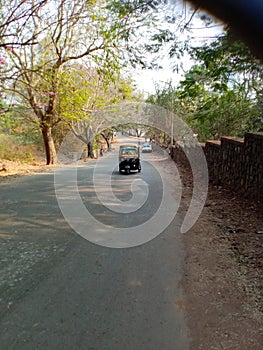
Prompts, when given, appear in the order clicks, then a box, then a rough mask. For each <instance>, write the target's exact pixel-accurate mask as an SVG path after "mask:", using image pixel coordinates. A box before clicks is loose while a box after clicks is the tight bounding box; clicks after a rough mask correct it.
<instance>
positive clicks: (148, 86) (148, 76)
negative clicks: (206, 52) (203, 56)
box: [132, 4, 223, 96]
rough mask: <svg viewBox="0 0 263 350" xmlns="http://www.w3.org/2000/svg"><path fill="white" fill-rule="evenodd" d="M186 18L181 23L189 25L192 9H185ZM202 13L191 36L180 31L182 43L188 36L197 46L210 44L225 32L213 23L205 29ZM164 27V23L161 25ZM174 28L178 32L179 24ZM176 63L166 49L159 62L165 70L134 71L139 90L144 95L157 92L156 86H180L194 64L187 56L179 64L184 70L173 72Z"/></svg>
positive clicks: (195, 21)
mask: <svg viewBox="0 0 263 350" xmlns="http://www.w3.org/2000/svg"><path fill="white" fill-rule="evenodd" d="M184 5H185V4H184ZM180 10H181V9H180V8H177V9H175V11H180ZM184 11H185V13H184V18H183V19H182V17H181V19H180V20H181V22H183V21H184V23H187V22H188V21H189V19H190V18H191V16H192V14H193V10H192V9H191V8H189V7H188V8H187V9H184ZM201 14H202V13H201V12H200V13H199V14H196V15H195V16H194V17H193V18H192V19H191V22H190V25H189V26H191V28H192V29H191V34H190V33H189V32H187V30H185V31H184V32H179V31H178V36H179V39H180V41H182V40H186V38H187V35H189V34H190V35H191V37H193V39H192V42H193V43H194V44H195V45H200V44H202V42H206V43H207V42H208V41H210V40H213V38H215V36H216V35H218V34H220V33H222V32H223V26H222V23H211V25H210V26H208V27H205V24H204V22H203V21H202V20H201V19H200V15H201ZM160 25H162V23H160ZM173 26H174V27H171V28H170V30H172V31H174V30H178V23H175V25H173ZM174 62H175V61H172V60H170V59H169V58H168V48H164V51H163V58H162V59H160V60H159V61H158V63H159V64H160V65H161V66H162V67H163V69H160V70H158V71H157V70H146V69H144V70H142V69H137V70H135V71H133V73H132V78H133V79H134V81H135V84H136V85H137V90H139V91H140V92H142V93H143V94H144V95H146V96H147V95H149V94H153V93H154V92H155V86H156V85H158V86H161V87H164V86H165V85H167V84H168V83H169V82H171V83H172V85H173V86H176V85H178V83H179V82H180V80H182V79H183V76H184V74H185V72H186V71H187V70H189V69H190V67H191V65H192V62H191V61H190V58H189V56H187V55H186V56H185V57H184V58H183V62H182V61H181V62H178V63H180V64H182V65H183V68H182V69H179V71H178V72H176V71H173V67H172V65H173V64H174Z"/></svg>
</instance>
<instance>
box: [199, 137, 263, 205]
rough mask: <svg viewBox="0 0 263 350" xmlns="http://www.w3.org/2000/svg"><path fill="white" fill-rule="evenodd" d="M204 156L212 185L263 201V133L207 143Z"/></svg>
mask: <svg viewBox="0 0 263 350" xmlns="http://www.w3.org/2000/svg"><path fill="white" fill-rule="evenodd" d="M204 152H205V155H206V159H207V164H208V170H209V178H210V181H211V182H212V183H215V184H219V185H223V186H226V187H229V188H230V189H232V190H234V191H236V192H238V193H240V194H241V195H243V196H246V197H250V198H254V199H255V200H259V201H263V133H247V134H246V135H245V137H244V139H241V138H237V137H222V138H221V141H207V142H206V144H205V147H204Z"/></svg>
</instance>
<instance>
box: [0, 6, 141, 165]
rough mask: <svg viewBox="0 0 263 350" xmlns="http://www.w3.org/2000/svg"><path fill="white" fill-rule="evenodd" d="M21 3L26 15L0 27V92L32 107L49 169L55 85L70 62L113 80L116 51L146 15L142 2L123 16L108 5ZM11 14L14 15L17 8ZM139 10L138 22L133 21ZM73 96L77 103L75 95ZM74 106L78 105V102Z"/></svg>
mask: <svg viewBox="0 0 263 350" xmlns="http://www.w3.org/2000/svg"><path fill="white" fill-rule="evenodd" d="M23 3H24V5H25V6H26V9H27V12H26V15H24V14H23V12H22V14H21V15H20V16H19V15H18V20H17V21H12V22H11V24H10V22H8V21H7V22H4V24H3V23H2V28H4V31H3V35H2V38H1V43H2V44H1V45H2V47H3V48H4V49H5V55H6V58H5V59H4V61H3V62H1V61H0V64H1V68H2V69H1V76H2V80H1V81H2V89H3V90H5V91H7V92H8V91H9V92H11V93H15V94H16V102H17V103H20V104H24V105H25V106H27V107H28V108H31V110H32V111H33V113H32V120H33V121H34V122H36V120H37V121H38V125H39V128H40V130H41V133H42V137H43V141H44V146H45V151H46V160H47V164H54V163H56V149H55V145H54V140H53V137H52V129H53V128H54V127H55V126H56V125H57V124H58V123H60V122H61V121H62V120H63V118H62V117H61V111H62V110H61V108H60V109H59V108H58V104H59V105H60V107H61V106H62V105H63V103H62V100H63V96H62V95H61V93H60V86H61V84H62V82H63V79H64V78H65V77H64V74H65V71H66V69H67V68H68V67H70V63H72V62H78V64H80V65H82V64H89V65H90V66H92V67H95V68H96V69H97V71H98V72H99V74H103V75H104V76H106V75H107V76H108V77H110V78H113V77H114V76H115V77H116V76H117V75H118V73H119V71H120V68H121V66H122V63H121V60H122V59H123V57H122V53H121V49H122V48H123V47H126V48H128V39H129V37H130V36H131V35H133V34H134V30H135V28H136V27H138V26H141V25H142V24H143V23H144V19H145V18H147V16H146V14H144V9H143V7H142V6H143V5H142V4H143V2H141V1H139V2H136V1H135V2H134V3H131V4H132V6H128V3H127V4H126V5H127V6H125V9H124V8H123V11H115V12H113V11H112V8H111V6H110V5H111V3H109V2H105V3H104V2H103V1H98V2H97V1H91V0H90V1H78V0H49V1H42V2H40V1H39V2H37V1H36V2H35V1H33V0H31V1H25V2H23ZM114 3H115V4H117V2H116V1H115V2H114ZM12 4H13V5H14V2H13V3H12ZM36 4H38V6H36ZM119 4H121V2H120V3H119ZM119 8H121V6H119ZM15 9H17V11H18V10H19V9H20V7H19V6H18V7H16V8H15ZM133 11H135V12H133ZM138 11H140V14H141V15H140V19H139V23H137V22H136V21H137V17H136V16H137V12H138ZM17 13H18V12H17ZM133 15H134V16H133ZM25 16H27V17H26V19H27V21H24V20H25ZM110 16H111V17H110ZM9 33H11V34H10V35H11V36H13V37H15V36H16V34H17V35H18V34H19V43H18V42H16V41H14V40H12V41H11V42H10V41H9V40H8V38H9ZM21 43H31V45H29V46H28V45H21ZM9 44H11V45H9ZM132 51H133V50H132V49H131V50H130V51H129V55H132ZM72 96H74V98H76V99H79V98H80V99H81V97H80V96H77V94H73V95H72ZM74 103H75V104H78V102H77V100H76V101H75V102H74ZM75 112H76V108H75Z"/></svg>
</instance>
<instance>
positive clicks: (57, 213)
mask: <svg viewBox="0 0 263 350" xmlns="http://www.w3.org/2000/svg"><path fill="white" fill-rule="evenodd" d="M142 158H143V160H142V173H141V174H132V175H129V176H126V175H119V174H118V173H117V168H116V172H115V171H113V173H112V176H111V182H112V189H113V193H114V194H115V195H116V197H117V198H118V199H119V200H121V201H123V203H125V201H126V202H127V201H129V200H130V201H131V203H132V197H133V194H132V193H131V191H132V188H131V182H132V181H134V180H135V179H138V177H142V179H143V180H144V181H145V182H147V183H148V189H149V195H148V197H147V200H146V202H145V203H144V204H143V206H142V208H141V210H136V211H135V212H132V213H120V212H117V213H115V212H114V211H112V210H111V209H109V208H105V207H102V204H101V203H100V202H99V200H98V199H97V196H96V194H95V192H94V186H93V185H94V184H93V182H92V181H93V180H92V174H93V172H94V166H95V164H96V162H95V161H94V162H93V161H91V162H87V163H81V164H80V165H79V166H78V168H77V182H78V188H79V193H80V196H81V198H82V201H83V203H84V205H85V207H86V208H87V210H88V211H89V212H90V213H92V215H93V216H94V217H95V218H96V219H97V220H98V221H100V222H103V224H105V225H112V226H114V227H116V229H120V228H121V229H124V230H125V229H127V228H128V227H129V228H130V227H131V226H132V225H133V223H134V222H136V223H137V224H142V223H143V221H147V220H149V218H150V217H151V216H153V215H154V213H156V212H157V210H158V207H159V205H160V198H159V197H160V195H161V191H162V188H161V184H162V182H160V178H159V177H158V171H159V170H160V172H159V173H160V174H161V171H162V169H166V172H167V173H169V171H170V168H169V167H170V164H169V160H165V159H163V155H162V153H161V152H159V151H155V152H154V153H153V154H145V155H143V156H142ZM149 160H152V162H151V163H148V161H149ZM113 161H115V162H116V166H117V154H116V151H115V153H114V151H113V152H112V153H111V154H109V155H106V156H105V157H103V159H101V161H100V162H101V163H100V164H101V166H102V169H103V164H104V165H105V166H106V167H107V166H108V165H109V164H110V163H112V162H113ZM154 162H155V163H154ZM152 164H154V166H156V168H158V169H159V170H158V171H157V172H156V171H153V165H152ZM106 167H104V169H106ZM61 171H62V170H61ZM70 171H73V170H72V169H71V168H69V167H68V168H67V171H66V172H70ZM100 174H101V171H100ZM162 178H163V179H165V176H164V177H162ZM167 179H169V177H167ZM171 192H172V193H173V191H171ZM0 196H1V202H0V219H1V226H0V243H1V246H0V253H1V255H0V262H1V275H0V312H1V318H0V349H8V350H9V349H15V350H24V349H25V350H31V349H32V350H33V349H43V350H44V349H45V350H49V349H52V350H53V349H54V350H60V349H61V350H62V349H63V350H65V349H70V350H71V349H73V350H74V349H83V350H84V349H85V350H91V349H96V350H97V349H98V350H129V349H131V350H159V349H163V350H187V349H188V336H187V326H186V320H185V317H184V303H183V295H182V291H181V290H180V279H181V276H182V263H183V258H184V251H183V243H182V238H181V236H180V234H179V233H178V232H179V231H178V220H179V219H178V218H179V217H180V213H179V214H178V216H177V218H176V220H175V221H173V222H172V223H171V224H170V225H169V226H168V227H167V228H166V229H165V231H164V232H162V233H161V234H160V235H158V236H157V237H156V238H154V239H152V240H150V241H149V242H146V243H145V244H141V245H138V246H134V247H130V248H121V249H116V248H115V249H114V248H108V247H105V246H103V245H97V244H94V243H92V242H90V241H88V240H87V239H84V238H83V237H81V236H80V235H79V234H78V233H76V232H75V231H74V230H73V229H72V227H70V226H69V224H68V222H67V221H66V220H65V219H64V217H63V215H62V213H61V210H60V208H59V206H58V202H57V198H56V194H55V190H54V174H53V173H52V172H51V173H48V174H40V175H35V176H29V177H23V178H20V179H18V180H16V181H15V182H11V183H6V184H1V185H0ZM65 200H66V199H65ZM121 207H122V206H119V208H121ZM72 213H73V215H75V214H74V213H75V212H74V206H72ZM92 230H94V226H92V225H91V226H89V222H88V220H86V231H87V236H86V238H87V237H89V233H91V232H90V231H92ZM92 237H93V236H92V234H91V238H92ZM92 239H93V238H92Z"/></svg>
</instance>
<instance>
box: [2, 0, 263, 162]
mask: <svg viewBox="0 0 263 350" xmlns="http://www.w3.org/2000/svg"><path fill="white" fill-rule="evenodd" d="M188 11H189V12H188V13H189V18H188V20H187V19H186V15H185V3H184V2H181V1H179V0H178V1H177V2H176V3H175V4H174V5H172V4H171V3H169V2H167V1H156V0H153V1H144V0H133V1H119V0H105V1H96V0H90V1H78V0H71V1H68V0H58V1H55V0H37V1H34V2H32V1H31V0H22V1H20V3H19V4H18V3H17V1H15V0H11V1H7V0H4V1H2V3H1V15H0V74H1V82H0V135H1V140H2V141H1V144H0V158H5V159H11V158H12V159H19V160H20V161H23V160H27V159H28V160H30V159H33V158H34V154H35V153H38V152H41V153H42V154H43V155H44V156H45V159H46V163H47V164H55V163H56V162H57V150H58V148H59V146H60V144H61V142H62V140H63V138H64V137H65V135H66V134H67V133H68V132H69V131H72V132H73V133H74V135H75V136H76V137H77V138H79V139H80V140H81V141H83V143H84V144H85V145H84V146H86V147H87V149H88V155H89V157H91V158H92V157H93V156H94V153H93V150H94V148H95V149H96V148H98V147H99V142H100V139H101V140H104V141H106V142H107V145H108V148H110V144H109V141H110V137H111V135H112V133H113V132H114V130H110V129H108V130H105V131H104V132H102V133H100V134H99V135H96V132H94V131H93V129H92V118H93V112H94V111H97V110H99V109H101V108H104V107H106V106H109V105H114V104H118V103H119V102H122V101H124V100H127V101H132V100H137V101H138V100H142V99H143V96H142V94H141V93H139V92H138V91H137V88H136V86H135V84H134V80H133V76H132V75H133V74H132V69H134V68H136V67H140V68H143V69H161V67H160V64H159V62H161V60H160V59H161V57H163V52H164V51H166V53H168V56H169V62H170V64H171V65H172V66H173V67H174V72H175V74H177V73H178V72H179V71H180V69H181V70H182V69H183V67H182V62H183V60H184V59H185V58H186V57H187V58H189V60H191V62H192V66H191V68H190V69H188V70H187V71H185V72H184V76H183V78H182V79H181V81H180V82H179V83H178V84H177V85H174V84H173V83H172V81H167V82H166V84H165V85H162V84H160V85H157V86H156V91H155V93H153V94H152V95H151V96H148V98H147V101H148V102H150V103H154V104H158V105H161V106H163V107H165V108H167V109H170V110H172V111H174V113H175V114H176V115H178V116H179V117H180V118H182V119H184V120H185V121H186V122H187V123H188V125H189V126H190V127H191V128H192V130H193V131H194V133H196V134H197V135H198V139H199V140H200V141H205V140H206V139H219V138H220V137H221V136H223V135H229V136H231V135H233V136H235V135H236V136H243V135H244V133H245V132H246V131H262V130H263V113H262V103H263V88H262V86H263V84H262V80H263V70H262V63H261V62H260V61H259V60H257V59H255V58H254V56H253V55H252V54H251V52H250V50H249V49H248V48H247V47H246V46H245V44H243V43H242V42H240V41H239V40H238V39H237V38H236V37H234V36H233V34H232V33H231V31H230V30H229V28H223V24H222V23H218V22H217V21H216V20H214V19H213V18H211V17H209V16H207V15H204V14H203V13H202V12H200V11H197V10H196V9H191V8H189V9H188ZM194 17H198V18H199V21H200V19H201V22H202V23H203V26H204V27H206V28H208V27H209V26H214V25H215V26H217V25H221V26H222V28H223V29H222V31H221V32H220V33H219V34H217V36H216V38H214V39H213V40H209V41H206V42H203V43H202V45H197V44H196V43H195V42H194V41H193V40H192V38H193V34H192V22H193V21H194ZM174 28H177V32H176V31H175V30H174ZM182 33H186V34H187V36H183V37H184V39H181V34H182ZM142 38H143V40H142ZM180 62H181V63H180ZM148 134H149V135H150V136H151V138H155V139H160V141H161V142H162V143H164V144H165V143H167V142H169V139H168V137H167V135H164V134H162V133H160V132H158V130H153V129H149V130H148ZM12 145H14V146H12ZM32 149H34V150H35V151H32Z"/></svg>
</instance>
